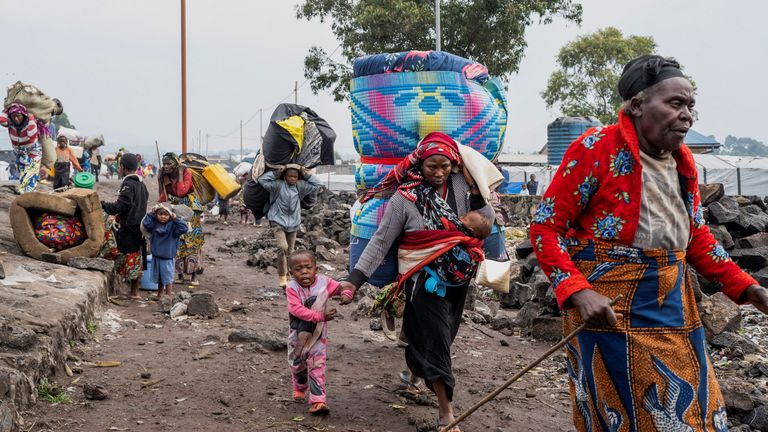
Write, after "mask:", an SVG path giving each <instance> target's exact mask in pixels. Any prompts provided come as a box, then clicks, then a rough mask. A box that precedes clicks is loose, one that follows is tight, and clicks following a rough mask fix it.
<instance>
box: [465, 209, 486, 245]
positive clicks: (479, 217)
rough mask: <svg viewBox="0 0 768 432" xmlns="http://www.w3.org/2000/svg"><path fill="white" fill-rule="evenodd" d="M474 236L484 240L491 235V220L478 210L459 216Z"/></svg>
mask: <svg viewBox="0 0 768 432" xmlns="http://www.w3.org/2000/svg"><path fill="white" fill-rule="evenodd" d="M459 220H460V221H461V223H462V224H464V226H465V227H466V228H467V230H468V231H469V232H470V233H471V235H472V237H474V238H477V239H480V240H484V239H485V238H487V237H488V236H489V235H491V221H490V220H489V219H488V218H487V217H485V215H484V214H482V213H481V212H480V211H478V210H472V211H468V212H467V213H465V214H464V215H463V216H461V217H460V218H459Z"/></svg>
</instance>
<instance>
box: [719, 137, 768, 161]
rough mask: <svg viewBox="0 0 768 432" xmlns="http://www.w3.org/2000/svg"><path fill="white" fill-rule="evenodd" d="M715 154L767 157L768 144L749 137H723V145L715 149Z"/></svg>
mask: <svg viewBox="0 0 768 432" xmlns="http://www.w3.org/2000/svg"><path fill="white" fill-rule="evenodd" d="M715 154H719V155H727V156H764V157H768V146H766V145H765V144H763V142H762V141H758V140H756V139H753V138H749V137H735V136H733V135H728V136H727V137H725V141H724V142H723V145H722V146H720V148H719V149H717V150H716V151H715Z"/></svg>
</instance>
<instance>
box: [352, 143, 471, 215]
mask: <svg viewBox="0 0 768 432" xmlns="http://www.w3.org/2000/svg"><path fill="white" fill-rule="evenodd" d="M434 155H441V156H445V157H447V158H448V159H449V160H450V161H451V162H452V163H454V164H455V165H457V166H459V167H461V156H460V155H459V146H458V144H457V143H456V141H454V140H453V138H451V137H450V136H448V135H446V134H444V133H442V132H430V133H429V134H428V135H427V136H425V137H424V139H422V140H421V142H420V143H419V145H418V147H416V150H414V151H413V153H411V154H409V155H408V156H406V157H405V159H403V160H402V161H400V163H399V164H397V165H396V166H395V168H394V169H393V170H392V171H391V172H390V173H389V174H387V176H386V177H384V178H383V179H381V181H380V182H379V183H378V184H377V185H376V186H374V187H373V188H371V189H370V190H369V191H368V192H367V193H366V194H365V196H363V197H362V198H360V202H361V203H364V202H366V201H368V200H370V199H371V198H374V197H376V196H380V197H389V196H391V195H392V194H393V193H394V192H395V190H397V191H398V192H400V193H401V194H402V195H403V196H404V197H406V198H407V199H408V200H410V201H412V202H413V201H415V200H416V197H415V196H414V195H413V194H412V193H411V189H413V188H415V187H416V186H419V185H420V184H421V183H422V181H424V175H423V174H422V172H421V162H423V161H424V160H426V159H427V158H429V157H430V156H434Z"/></svg>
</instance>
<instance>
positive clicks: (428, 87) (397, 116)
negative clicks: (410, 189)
mask: <svg viewBox="0 0 768 432" xmlns="http://www.w3.org/2000/svg"><path fill="white" fill-rule="evenodd" d="M397 55H399V56H400V57H402V53H400V54H397ZM454 57H455V56H454ZM367 58H373V59H379V57H377V56H369V57H367ZM362 60H363V61H365V60H366V58H363V59H362ZM466 62H467V63H466V64H468V65H469V66H468V67H470V68H471V69H473V70H481V69H482V68H484V67H483V66H482V65H477V63H471V62H469V61H468V60H466ZM473 65H477V66H473ZM355 66H356V67H355V71H356V72H357V71H358V70H360V71H362V70H366V68H364V67H362V66H359V65H358V62H356V63H355ZM368 69H370V68H368ZM448 69H451V70H430V71H421V72H408V71H407V69H405V70H403V71H402V72H400V73H391V72H397V71H393V70H388V71H387V72H386V73H382V74H378V75H367V76H357V77H356V78H354V79H352V82H351V84H350V96H349V99H350V111H351V114H352V138H353V141H354V145H355V149H356V150H357V152H358V153H359V154H360V156H361V164H360V166H359V167H358V169H357V172H356V173H355V183H356V187H357V189H358V192H360V193H363V192H364V191H365V190H367V189H369V188H371V187H373V186H375V185H376V184H377V183H378V182H379V181H380V180H381V179H382V178H384V176H386V175H387V174H388V173H389V172H390V171H391V170H392V168H394V166H395V165H396V164H397V163H398V162H400V161H401V160H402V159H403V158H404V157H405V156H407V155H408V154H410V153H411V152H413V151H414V150H415V149H416V146H417V145H418V143H419V141H420V140H421V138H422V137H424V136H426V135H427V134H428V133H430V132H436V131H437V132H443V133H445V134H448V135H449V136H451V137H452V138H453V139H455V140H456V141H458V142H460V143H461V144H464V145H467V146H470V147H472V148H474V149H475V150H477V151H479V152H480V153H481V154H483V155H484V156H485V157H487V158H488V159H491V160H492V159H495V158H496V156H497V155H498V154H499V153H500V151H501V149H502V146H503V143H504V133H505V131H506V124H507V103H506V98H505V96H504V89H503V86H502V84H501V82H500V81H499V80H498V79H497V78H488V75H487V74H486V75H478V76H477V77H476V78H474V79H468V78H467V76H468V75H467V73H465V72H461V71H459V72H457V71H455V70H456V69H455V68H448ZM387 202H388V199H386V198H374V199H371V200H369V201H367V202H366V203H365V204H360V202H359V201H358V202H357V203H355V205H354V206H353V209H352V227H351V232H350V234H351V240H350V244H351V247H350V266H351V268H354V265H355V264H356V263H357V260H358V259H359V257H360V255H361V254H362V251H363V250H364V249H365V245H367V243H368V241H369V240H370V238H371V237H372V236H373V233H374V232H375V231H376V228H377V227H378V226H379V225H380V224H381V220H382V217H383V215H384V211H385V210H386V207H387ZM394 249H395V248H393V250H392V251H390V254H389V255H388V256H387V258H386V260H385V263H384V264H382V266H381V267H380V268H379V271H377V272H376V273H375V274H374V275H373V276H372V277H371V278H370V279H369V282H370V283H371V284H373V285H377V286H382V285H385V284H387V283H389V282H391V281H392V280H393V279H394V277H395V276H396V275H397V258H396V254H395V251H394Z"/></svg>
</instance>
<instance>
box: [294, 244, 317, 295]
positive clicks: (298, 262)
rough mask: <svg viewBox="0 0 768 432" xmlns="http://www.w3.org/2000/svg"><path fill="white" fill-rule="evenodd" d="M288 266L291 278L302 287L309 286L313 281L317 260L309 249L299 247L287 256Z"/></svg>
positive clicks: (315, 274)
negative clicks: (299, 248)
mask: <svg viewBox="0 0 768 432" xmlns="http://www.w3.org/2000/svg"><path fill="white" fill-rule="evenodd" d="M288 268H289V269H290V270H291V276H293V279H295V280H296V282H298V283H299V285H301V286H303V287H304V288H309V287H311V286H312V284H313V283H315V277H316V276H317V260H316V259H315V254H313V253H312V252H311V251H308V250H305V249H301V250H297V251H295V252H293V253H292V254H291V256H290V257H288Z"/></svg>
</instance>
